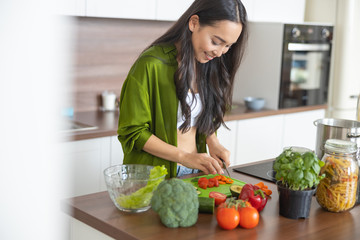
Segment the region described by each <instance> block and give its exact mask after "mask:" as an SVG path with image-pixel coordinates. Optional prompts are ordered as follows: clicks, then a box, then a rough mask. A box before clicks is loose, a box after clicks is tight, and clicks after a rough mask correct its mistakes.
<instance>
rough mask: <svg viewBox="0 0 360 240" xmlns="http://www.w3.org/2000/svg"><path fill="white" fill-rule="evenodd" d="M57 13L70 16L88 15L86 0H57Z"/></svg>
mask: <svg viewBox="0 0 360 240" xmlns="http://www.w3.org/2000/svg"><path fill="white" fill-rule="evenodd" d="M57 9H58V11H57V13H58V14H62V15H70V16H85V15H86V0H64V1H58V2H57Z"/></svg>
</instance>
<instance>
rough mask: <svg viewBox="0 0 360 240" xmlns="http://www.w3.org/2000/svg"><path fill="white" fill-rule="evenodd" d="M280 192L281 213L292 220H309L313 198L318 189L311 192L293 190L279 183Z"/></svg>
mask: <svg viewBox="0 0 360 240" xmlns="http://www.w3.org/2000/svg"><path fill="white" fill-rule="evenodd" d="M277 187H278V192H279V213H280V215H281V216H284V217H286V218H291V219H299V218H308V217H309V213H310V207H311V200H312V196H313V195H314V193H315V191H316V188H313V189H310V190H299V191H295V190H291V189H289V188H286V187H284V186H282V184H281V183H277Z"/></svg>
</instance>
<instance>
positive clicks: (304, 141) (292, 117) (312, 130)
mask: <svg viewBox="0 0 360 240" xmlns="http://www.w3.org/2000/svg"><path fill="white" fill-rule="evenodd" d="M324 116H325V110H324V109H321V110H314V111H306V112H299V113H291V114H286V115H284V137H283V146H284V147H287V146H298V147H306V148H309V149H311V150H315V148H316V130H317V128H316V126H315V125H314V121H315V120H317V119H320V118H324Z"/></svg>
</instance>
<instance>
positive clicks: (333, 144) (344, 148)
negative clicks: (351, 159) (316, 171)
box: [325, 139, 357, 153]
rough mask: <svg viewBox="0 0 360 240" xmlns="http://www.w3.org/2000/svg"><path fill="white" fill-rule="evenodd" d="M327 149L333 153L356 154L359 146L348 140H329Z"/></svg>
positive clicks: (326, 145)
mask: <svg viewBox="0 0 360 240" xmlns="http://www.w3.org/2000/svg"><path fill="white" fill-rule="evenodd" d="M325 149H326V150H328V151H332V152H340V153H354V152H356V151H357V144H356V143H354V142H350V141H346V140H340V139H328V140H326V143H325Z"/></svg>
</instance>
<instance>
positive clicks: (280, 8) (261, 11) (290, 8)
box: [244, 0, 306, 23]
mask: <svg viewBox="0 0 360 240" xmlns="http://www.w3.org/2000/svg"><path fill="white" fill-rule="evenodd" d="M249 1H251V3H250V4H249ZM305 2H306V0H247V1H245V2H244V4H245V6H247V5H248V6H249V20H250V21H257V22H290V23H292V22H303V21H304V16H305Z"/></svg>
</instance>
